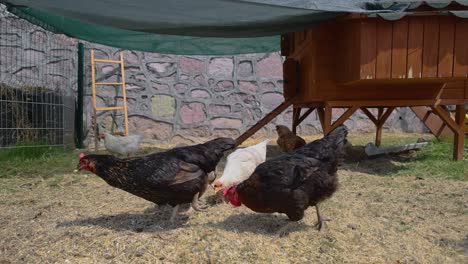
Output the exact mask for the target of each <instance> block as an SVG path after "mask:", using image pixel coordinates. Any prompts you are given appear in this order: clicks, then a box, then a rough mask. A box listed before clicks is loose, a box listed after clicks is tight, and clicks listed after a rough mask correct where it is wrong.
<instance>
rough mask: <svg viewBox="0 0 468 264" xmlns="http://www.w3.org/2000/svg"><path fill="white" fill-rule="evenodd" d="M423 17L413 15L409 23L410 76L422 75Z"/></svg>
mask: <svg viewBox="0 0 468 264" xmlns="http://www.w3.org/2000/svg"><path fill="white" fill-rule="evenodd" d="M423 34H424V23H423V18H420V17H411V18H410V19H409V25H408V56H407V57H408V65H407V67H406V68H407V75H406V76H407V77H408V78H421V77H422V46H423Z"/></svg>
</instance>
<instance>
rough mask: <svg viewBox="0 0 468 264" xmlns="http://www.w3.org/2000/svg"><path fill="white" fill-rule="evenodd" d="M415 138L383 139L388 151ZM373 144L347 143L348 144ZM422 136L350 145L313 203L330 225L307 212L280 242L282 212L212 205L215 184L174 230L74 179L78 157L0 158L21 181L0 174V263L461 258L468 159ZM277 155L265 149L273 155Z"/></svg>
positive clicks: (165, 214) (128, 201)
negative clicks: (421, 141) (374, 154)
mask: <svg viewBox="0 0 468 264" xmlns="http://www.w3.org/2000/svg"><path fill="white" fill-rule="evenodd" d="M420 136H421V135H416V134H413V135H411V134H409V135H408V134H390V133H388V134H385V135H384V138H383V145H384V146H389V145H395V144H403V143H414V142H415V141H416V139H417V138H418V137H420ZM315 138H317V137H315ZM372 138H373V135H371V134H364V135H362V134H361V135H357V134H351V135H350V136H349V139H350V141H351V142H352V143H353V144H354V145H355V146H358V145H364V144H366V143H367V142H370V141H372ZM311 139H312V138H310V139H309V138H307V140H308V141H310V140H311ZM429 139H430V144H429V146H428V147H426V148H424V149H423V150H421V151H415V152H411V153H407V154H399V155H393V156H383V157H378V158H373V159H369V158H365V157H364V156H365V154H364V156H363V155H362V147H361V148H359V147H355V148H354V150H356V151H357V152H356V155H355V156H357V157H358V159H356V160H353V161H348V162H347V163H346V164H345V165H344V166H343V167H342V168H341V169H340V170H339V171H338V175H339V181H340V188H339V190H338V191H337V192H336V193H335V194H334V196H333V197H332V198H331V199H329V200H327V201H325V202H324V203H323V204H321V207H320V209H321V213H322V214H323V215H324V216H326V217H328V218H331V219H332V221H330V222H327V224H326V226H325V227H324V229H323V230H322V231H321V232H318V231H316V230H315V229H313V227H312V225H313V224H314V223H315V221H316V216H315V210H314V209H313V208H310V209H308V210H307V211H306V212H305V213H306V215H305V218H304V221H305V224H302V225H299V226H297V228H294V229H291V232H290V233H289V235H288V236H286V237H283V238H281V239H279V238H278V237H276V236H275V232H276V231H277V230H278V229H279V228H280V227H281V226H283V225H285V224H286V223H287V222H288V220H287V217H286V216H284V215H281V214H259V213H254V212H252V211H250V210H249V209H247V208H246V207H239V208H233V207H232V206H230V205H228V204H223V203H219V202H218V201H219V197H217V196H216V195H215V194H214V193H213V191H212V190H211V189H210V188H208V191H207V193H206V194H205V195H204V197H203V199H206V200H207V202H208V204H210V205H211V206H210V208H209V209H208V210H207V211H206V212H195V213H192V214H189V215H184V214H185V213H182V214H181V215H180V216H179V217H178V218H177V220H176V222H175V223H173V224H171V223H169V221H168V219H169V217H170V214H171V211H172V208H170V207H167V206H155V205H154V204H152V203H150V202H147V201H145V200H143V199H140V198H138V197H135V196H133V195H131V194H129V193H126V192H124V191H121V190H118V189H115V188H113V187H111V186H109V185H107V184H106V183H105V182H104V181H103V180H101V179H100V178H98V177H96V176H94V175H91V174H89V173H86V172H81V173H78V174H74V173H71V171H72V170H73V169H74V168H75V166H76V163H77V157H78V153H76V152H60V151H57V152H55V151H52V152H49V151H47V152H46V153H42V154H41V155H37V156H34V157H31V156H30V157H29V158H27V159H25V160H26V161H24V160H22V159H21V158H18V156H16V155H13V154H11V153H10V154H5V153H2V154H1V155H5V156H2V159H1V164H0V166H1V167H2V168H3V164H5V163H4V162H5V160H4V159H3V158H4V157H9V160H10V161H8V162H10V166H13V164H14V162H18V164H19V167H18V168H17V169H16V174H15V175H16V176H21V177H12V176H15V175H8V174H7V175H6V177H3V178H0V211H1V212H2V214H0V244H1V245H2V247H0V263H38V262H40V263H56V262H57V263H64V262H65V263H222V262H227V263H464V261H465V260H466V256H467V255H466V254H467V252H468V251H467V250H468V248H467V241H468V237H467V236H466V234H467V229H466V223H467V221H468V213H467V212H468V210H467V208H468V203H467V200H466V192H467V190H468V182H467V181H465V180H466V179H464V178H463V177H461V176H460V175H459V174H458V173H459V168H461V167H457V166H462V165H463V163H462V162H451V161H450V158H451V144H450V142H445V141H442V142H438V141H434V140H433V139H431V138H429ZM153 149H154V148H153ZM359 150H361V152H358V151H359ZM278 154H279V152H278V148H277V146H274V145H269V148H268V156H269V157H273V156H275V155H278ZM15 160H17V161H15ZM223 162H224V161H223ZM223 162H222V163H221V164H220V166H219V168H218V175H220V174H221V170H222V168H223ZM439 163H440V164H439ZM444 163H448V165H444ZM464 163H466V162H464ZM432 165H433V169H430V168H431V166H432ZM444 166H447V167H444ZM453 166H455V167H456V169H453V168H450V167H453ZM51 170H56V172H55V173H53V176H52V177H48V178H45V177H44V176H43V175H50V174H51ZM420 170H421V171H420ZM28 171H29V172H28ZM32 171H37V173H38V174H34V172H32ZM60 171H62V173H60ZM444 171H445V173H443V172H444ZM0 173H3V174H2V175H5V174H4V172H2V171H0ZM462 173H463V171H462ZM416 175H420V176H417V177H416ZM33 176H40V177H33ZM184 208H186V206H184Z"/></svg>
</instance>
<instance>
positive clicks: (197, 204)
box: [192, 193, 208, 212]
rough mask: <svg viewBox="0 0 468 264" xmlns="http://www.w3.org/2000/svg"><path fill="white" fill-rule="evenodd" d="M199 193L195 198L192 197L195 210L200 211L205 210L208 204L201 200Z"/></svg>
mask: <svg viewBox="0 0 468 264" xmlns="http://www.w3.org/2000/svg"><path fill="white" fill-rule="evenodd" d="M199 194H200V193H196V194H195V195H194V196H193V199H192V208H193V209H194V210H195V211H198V212H201V211H205V210H206V209H207V208H208V206H207V205H206V204H204V203H203V202H200V200H199Z"/></svg>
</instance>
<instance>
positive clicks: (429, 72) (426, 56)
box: [422, 16, 439, 78]
mask: <svg viewBox="0 0 468 264" xmlns="http://www.w3.org/2000/svg"><path fill="white" fill-rule="evenodd" d="M438 40H439V20H438V17H437V16H429V17H426V18H424V44H423V45H424V46H423V66H422V77H423V78H431V77H437V66H438V59H439V56H438V53H439V41H438Z"/></svg>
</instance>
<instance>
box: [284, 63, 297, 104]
mask: <svg viewBox="0 0 468 264" xmlns="http://www.w3.org/2000/svg"><path fill="white" fill-rule="evenodd" d="M298 70H299V69H298V63H297V61H296V60H295V59H293V58H288V59H286V60H285V61H284V63H283V96H284V98H285V99H286V100H288V99H290V98H293V97H294V96H296V93H297V92H298V91H297V90H298V89H297V88H298V85H299V73H298Z"/></svg>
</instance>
